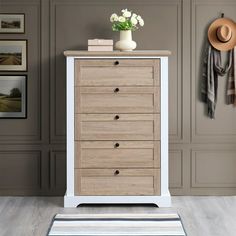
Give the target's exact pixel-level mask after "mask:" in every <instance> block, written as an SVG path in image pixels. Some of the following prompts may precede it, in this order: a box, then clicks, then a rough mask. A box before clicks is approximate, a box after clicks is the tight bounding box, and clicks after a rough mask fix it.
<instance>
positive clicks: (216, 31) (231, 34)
mask: <svg viewBox="0 0 236 236" xmlns="http://www.w3.org/2000/svg"><path fill="white" fill-rule="evenodd" d="M232 35H233V34H231V35H230V38H229V40H227V41H223V40H221V39H219V37H218V35H217V31H216V38H217V39H218V40H219V41H220V42H221V43H228V42H229V41H230V39H231V38H232Z"/></svg>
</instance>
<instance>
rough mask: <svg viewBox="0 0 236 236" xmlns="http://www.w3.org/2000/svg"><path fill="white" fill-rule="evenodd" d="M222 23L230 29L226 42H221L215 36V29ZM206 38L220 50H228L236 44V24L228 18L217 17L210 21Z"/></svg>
mask: <svg viewBox="0 0 236 236" xmlns="http://www.w3.org/2000/svg"><path fill="white" fill-rule="evenodd" d="M222 25H228V26H229V27H230V28H231V30H232V37H231V38H230V40H229V41H228V42H226V43H224V42H221V41H220V40H219V39H218V37H217V34H216V33H217V29H218V27H220V26H222ZM208 40H209V42H210V44H211V45H212V46H213V47H214V48H216V49H218V50H220V51H228V50H230V49H232V48H234V47H235V46H236V24H235V22H234V21H232V20H231V19H228V18H219V19H217V20H215V21H213V22H212V24H211V25H210V27H209V29H208Z"/></svg>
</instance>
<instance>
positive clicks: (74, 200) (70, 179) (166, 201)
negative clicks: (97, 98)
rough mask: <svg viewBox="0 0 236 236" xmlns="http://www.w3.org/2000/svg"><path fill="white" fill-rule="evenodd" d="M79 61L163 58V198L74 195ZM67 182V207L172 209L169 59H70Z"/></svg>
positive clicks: (91, 57) (68, 75)
mask: <svg viewBox="0 0 236 236" xmlns="http://www.w3.org/2000/svg"><path fill="white" fill-rule="evenodd" d="M75 59H160V64H161V66H160V70H161V195H160V196H75V195H74V136H75V127H74V78H75V72H74V71H75V63H74V62H75ZM66 60H67V61H66V63H67V72H66V73H67V80H66V85H67V87H66V92H67V101H66V105H67V108H66V109H67V121H66V122H67V145H66V148H67V152H66V155H67V183H66V188H67V190H66V194H65V196H64V207H77V206H78V205H79V204H82V203H154V204H156V205H158V206H159V207H169V206H171V197H170V193H169V189H168V186H169V181H168V57H166V56H164V57H162V56H161V57H158V56H132V57H131V56H115V57H112V56H67V59H66Z"/></svg>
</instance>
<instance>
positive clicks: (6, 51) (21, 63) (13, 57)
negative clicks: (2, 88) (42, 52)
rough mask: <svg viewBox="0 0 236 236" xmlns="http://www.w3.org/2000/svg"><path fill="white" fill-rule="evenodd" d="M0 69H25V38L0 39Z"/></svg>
mask: <svg viewBox="0 0 236 236" xmlns="http://www.w3.org/2000/svg"><path fill="white" fill-rule="evenodd" d="M0 71H27V40H26V39H18V40H14V39H0Z"/></svg>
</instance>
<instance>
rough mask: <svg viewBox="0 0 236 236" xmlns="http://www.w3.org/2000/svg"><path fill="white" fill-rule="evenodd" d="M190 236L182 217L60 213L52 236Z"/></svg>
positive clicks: (170, 215) (53, 223)
mask: <svg viewBox="0 0 236 236" xmlns="http://www.w3.org/2000/svg"><path fill="white" fill-rule="evenodd" d="M52 235H54V236H59V235H67V236H71V235H78V236H158V235H159V236H160V235H163V236H164V235H166V236H167V235H168V236H172V235H181V236H186V233H185V231H184V228H183V225H182V222H181V219H180V217H179V215H178V214H166V213H162V214H57V215H56V216H55V217H54V219H53V222H52V224H51V227H50V229H49V232H48V236H52Z"/></svg>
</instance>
